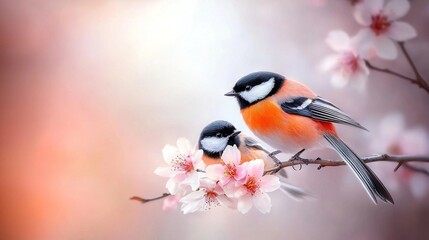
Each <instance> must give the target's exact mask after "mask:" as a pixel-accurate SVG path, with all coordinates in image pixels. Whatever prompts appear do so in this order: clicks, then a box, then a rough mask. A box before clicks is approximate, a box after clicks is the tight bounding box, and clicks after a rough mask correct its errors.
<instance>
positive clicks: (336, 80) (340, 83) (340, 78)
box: [331, 72, 349, 88]
mask: <svg viewBox="0 0 429 240" xmlns="http://www.w3.org/2000/svg"><path fill="white" fill-rule="evenodd" d="M348 82H349V79H348V78H347V76H345V75H344V74H342V73H341V72H337V73H334V74H333V75H332V77H331V84H332V86H333V87H335V88H343V87H345V86H346V85H347V83H348Z"/></svg>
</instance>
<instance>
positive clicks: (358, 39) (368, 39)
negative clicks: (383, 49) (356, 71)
mask: <svg viewBox="0 0 429 240" xmlns="http://www.w3.org/2000/svg"><path fill="white" fill-rule="evenodd" d="M375 41H376V36H375V33H374V32H373V31H372V30H371V29H369V28H364V29H361V30H359V32H358V33H357V34H356V35H355V36H354V37H353V38H352V40H351V45H352V48H353V49H354V50H355V51H356V54H357V55H359V56H361V57H362V58H364V59H371V58H373V57H375V52H374V50H373V46H374V43H375Z"/></svg>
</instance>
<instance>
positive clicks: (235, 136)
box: [198, 120, 313, 200]
mask: <svg viewBox="0 0 429 240" xmlns="http://www.w3.org/2000/svg"><path fill="white" fill-rule="evenodd" d="M228 145H230V146H233V145H236V146H237V148H238V150H239V151H240V155H241V161H240V163H244V162H248V161H251V160H254V159H262V160H263V161H264V163H265V169H269V168H272V167H273V166H274V164H273V160H274V159H275V158H272V157H271V156H270V154H271V153H269V152H268V151H267V150H266V149H264V148H263V147H262V146H261V145H260V144H259V143H258V142H257V141H256V140H254V139H253V138H251V137H249V136H246V135H245V134H243V133H241V132H240V131H238V130H236V128H235V127H234V125H232V124H231V123H229V122H227V121H223V120H218V121H214V122H212V123H210V124H208V125H207V126H206V127H204V129H203V130H202V131H201V134H200V138H199V140H198V148H199V149H202V150H203V161H204V163H205V164H206V165H211V164H219V163H220V164H221V163H222V159H221V156H222V153H223V151H224V150H225V148H226V147H227V146H228ZM281 176H283V179H282V181H281V186H282V187H281V189H282V190H284V191H285V193H287V194H288V195H289V196H291V197H292V198H293V199H295V200H303V199H311V198H313V197H312V195H311V194H309V193H308V192H307V191H305V190H303V189H301V188H299V187H296V186H294V185H291V184H289V183H287V182H285V181H284V178H285V172H283V174H281Z"/></svg>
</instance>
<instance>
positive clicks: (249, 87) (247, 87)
mask: <svg viewBox="0 0 429 240" xmlns="http://www.w3.org/2000/svg"><path fill="white" fill-rule="evenodd" d="M250 89H252V86H250V85H247V86H246V87H245V88H244V90H246V91H250Z"/></svg>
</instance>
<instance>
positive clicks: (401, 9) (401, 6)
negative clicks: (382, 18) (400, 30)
mask: <svg viewBox="0 0 429 240" xmlns="http://www.w3.org/2000/svg"><path fill="white" fill-rule="evenodd" d="M409 10H410V2H408V1H407V0H391V1H389V2H388V3H387V4H386V6H385V7H384V9H383V13H384V14H386V16H387V17H388V19H389V20H390V21H392V20H396V19H398V18H401V17H403V16H405V14H407V13H408V11H409Z"/></svg>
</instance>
